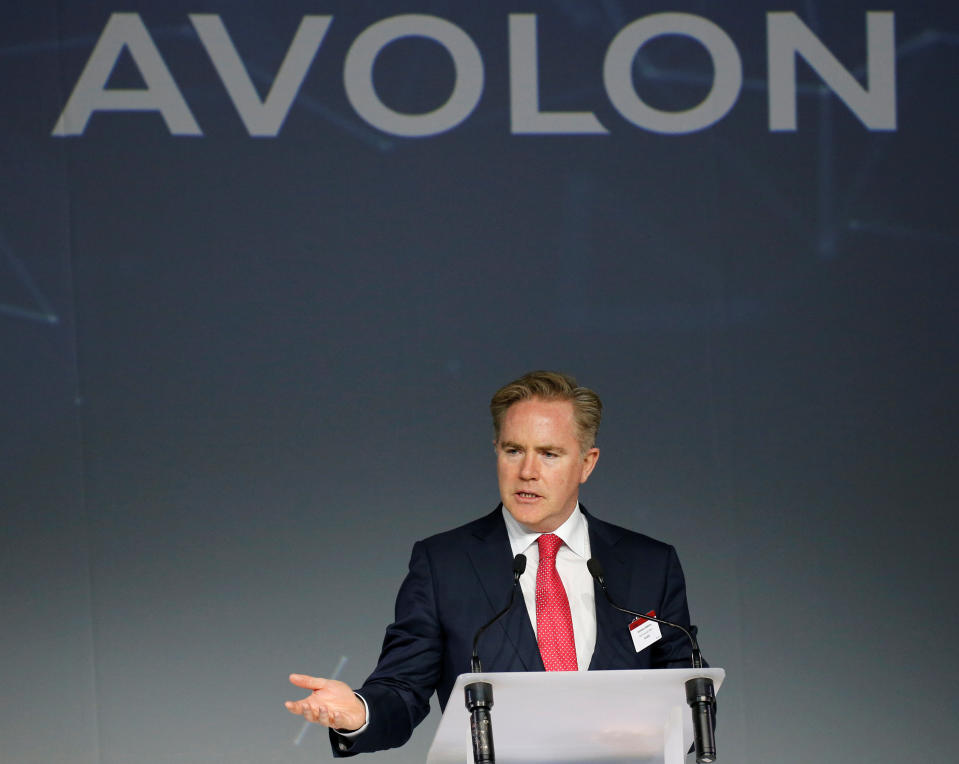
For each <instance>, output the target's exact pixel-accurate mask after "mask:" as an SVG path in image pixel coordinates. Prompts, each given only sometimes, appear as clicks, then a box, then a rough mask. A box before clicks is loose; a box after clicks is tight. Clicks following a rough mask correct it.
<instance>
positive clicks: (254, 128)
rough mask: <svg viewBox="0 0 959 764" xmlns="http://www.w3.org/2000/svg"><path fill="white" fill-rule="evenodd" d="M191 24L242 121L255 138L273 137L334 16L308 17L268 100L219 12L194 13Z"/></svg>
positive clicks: (284, 60)
mask: <svg viewBox="0 0 959 764" xmlns="http://www.w3.org/2000/svg"><path fill="white" fill-rule="evenodd" d="M190 21H191V22H192V23H193V28H194V29H196V32H197V34H198V35H199V36H200V42H202V43H203V47H204V48H206V52H207V54H208V55H209V56H210V60H211V61H213V66H215V67H216V70H217V73H218V74H219V75H220V79H221V80H222V81H223V85H224V87H225V88H226V91H227V93H229V94H230V98H231V99H232V101H233V105H234V106H235V107H236V110H237V112H238V113H239V115H240V119H242V120H243V124H244V125H246V129H247V132H248V133H249V134H250V135H251V136H260V137H267V138H273V137H276V135H277V134H278V133H279V132H280V128H281V127H283V122H284V121H285V120H286V116H287V114H289V112H290V106H291V105H292V104H293V99H294V98H296V94H297V93H298V92H299V90H300V86H302V84H303V80H304V79H305V78H306V73H307V71H308V70H309V68H310V65H311V64H312V63H313V59H314V57H315V56H316V52H317V51H318V50H319V49H320V44H321V43H322V42H323V38H324V37H325V36H326V30H327V29H329V26H330V23H331V22H332V21H333V17H332V16H304V17H303V20H302V21H301V22H300V26H299V28H298V29H297V30H296V34H295V35H294V37H293V42H292V43H290V48H289V50H288V51H287V52H286V57H285V58H284V59H283V63H282V64H280V70H279V71H278V72H277V75H276V78H275V79H274V80H273V85H272V86H271V87H270V92H269V94H268V95H267V97H266V100H265V101H261V100H260V96H259V95H258V94H257V91H256V88H255V87H254V86H253V82H252V81H251V80H250V75H249V74H248V72H247V70H246V67H245V66H244V65H243V61H241V60H240V56H239V54H238V53H237V52H236V48H235V47H234V45H233V40H232V39H230V35H229V33H228V32H227V31H226V28H225V27H224V26H223V22H222V21H221V20H220V17H219V15H217V14H215V13H191V14H190Z"/></svg>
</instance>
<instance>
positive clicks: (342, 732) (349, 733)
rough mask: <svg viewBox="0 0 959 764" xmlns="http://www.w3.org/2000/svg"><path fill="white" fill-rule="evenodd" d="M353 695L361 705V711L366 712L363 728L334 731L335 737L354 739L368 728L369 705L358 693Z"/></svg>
mask: <svg viewBox="0 0 959 764" xmlns="http://www.w3.org/2000/svg"><path fill="white" fill-rule="evenodd" d="M353 694H354V695H356V697H358V698H359V699H360V701H361V702H362V703H363V709H364V710H365V711H366V721H364V722H363V726H362V727H359V728H358V729H355V730H334V731H335V732H336V734H337V735H342V736H343V737H346V738H354V737H356V736H357V735H361V734H362V733H363V732H364V731H366V728H367V727H369V726H370V705H369V703H367V702H366V698H364V697H363V696H362V695H360V694H359V693H358V692H354V693H353Z"/></svg>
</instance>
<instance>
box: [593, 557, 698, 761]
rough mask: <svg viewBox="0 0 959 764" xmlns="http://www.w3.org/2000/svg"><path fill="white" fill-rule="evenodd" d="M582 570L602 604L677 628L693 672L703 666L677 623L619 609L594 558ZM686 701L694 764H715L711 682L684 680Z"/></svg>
mask: <svg viewBox="0 0 959 764" xmlns="http://www.w3.org/2000/svg"><path fill="white" fill-rule="evenodd" d="M586 567H587V568H588V569H589V573H590V575H591V576H592V577H593V578H594V579H595V580H596V583H598V584H599V585H600V588H601V589H602V590H603V594H605V595H606V601H607V602H609V604H610V605H612V606H613V608H615V609H616V610H619V611H620V612H622V613H626V614H627V615H633V616H636V617H637V618H645V619H646V620H647V621H654V622H655V623H661V624H663V625H664V626H671V627H672V628H674V629H679V630H680V631H681V632H683V634H685V635H686V636H687V637H688V638H689V643H690V645H691V647H692V663H693V668H694V669H701V668H702V667H703V654H702V653H701V652H700V650H699V643H698V642H696V637H695V636H693V634H692V633H691V632H690V631H689V630H688V629H686V628H685V627H684V626H680V625H679V624H678V623H673V622H672V621H666V620H663V619H662V618H656V617H655V616H651V615H647V614H646V613H637V612H636V611H635V610H627V609H626V608H624V607H620V606H619V605H617V604H616V603H615V602H613V600H612V598H611V597H610V596H609V590H608V589H607V588H606V577H605V575H604V573H603V566H602V565H601V564H600V562H599V560H597V559H596V558H595V557H594V558H591V559H589V560H587V561H586ZM686 702H687V703H688V704H689V707H690V709H691V710H692V714H693V743H694V745H695V747H696V764H713V762H714V761H716V733H715V729H716V693H715V691H714V689H713V680H712V679H709V678H708V677H704V676H697V677H693V678H692V679H689V680H687V681H686Z"/></svg>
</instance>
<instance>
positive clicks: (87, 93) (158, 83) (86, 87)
mask: <svg viewBox="0 0 959 764" xmlns="http://www.w3.org/2000/svg"><path fill="white" fill-rule="evenodd" d="M124 48H126V49H127V50H129V51H130V56H131V57H132V58H133V61H134V63H135V64H136V65H137V68H138V69H139V70H140V74H141V76H142V77H143V81H144V82H145V83H146V88H144V89H140V90H107V87H106V86H107V81H108V80H109V79H110V75H111V74H112V73H113V69H114V67H115V66H116V64H117V60H118V59H119V58H120V54H121V53H122V52H123V49H124ZM95 111H158V112H160V115H161V116H162V117H163V120H164V122H166V126H167V129H168V130H169V131H170V132H171V133H172V134H173V135H203V132H202V131H201V130H200V126H199V125H198V124H197V123H196V120H195V119H194V118H193V115H192V114H191V113H190V108H189V107H188V106H187V104H186V101H184V100H183V95H182V94H181V93H180V90H179V88H178V87H177V85H176V82H174V81H173V76H172V75H171V74H170V70H169V69H167V66H166V64H165V63H164V62H163V59H162V58H161V57H160V51H158V50H157V48H156V45H154V44H153V40H152V38H151V37H150V33H149V32H148V31H147V28H146V27H145V26H144V25H143V21H142V20H141V19H140V14H138V13H114V14H113V15H112V16H110V20H109V21H107V25H106V26H105V27H104V29H103V33H102V34H101V35H100V39H99V40H97V44H96V46H95V47H94V49H93V53H91V54H90V59H89V60H88V61H87V64H86V66H85V67H84V68H83V72H82V74H80V79H79V80H77V84H76V86H75V87H74V88H73V92H72V93H71V94H70V98H69V100H68V101H67V105H66V106H64V107H63V113H62V114H60V119H58V120H57V124H56V125H55V126H54V128H53V133H52V134H53V135H56V136H67V135H83V131H84V130H86V128H87V123H88V122H89V121H90V116H91V115H92V114H93V112H95Z"/></svg>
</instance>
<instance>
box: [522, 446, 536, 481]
mask: <svg viewBox="0 0 959 764" xmlns="http://www.w3.org/2000/svg"><path fill="white" fill-rule="evenodd" d="M537 475H538V473H537V470H536V454H534V453H532V452H527V453H526V454H525V455H524V456H523V463H522V464H520V466H519V476H520V477H521V478H523V480H535V479H536V477H537Z"/></svg>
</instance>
